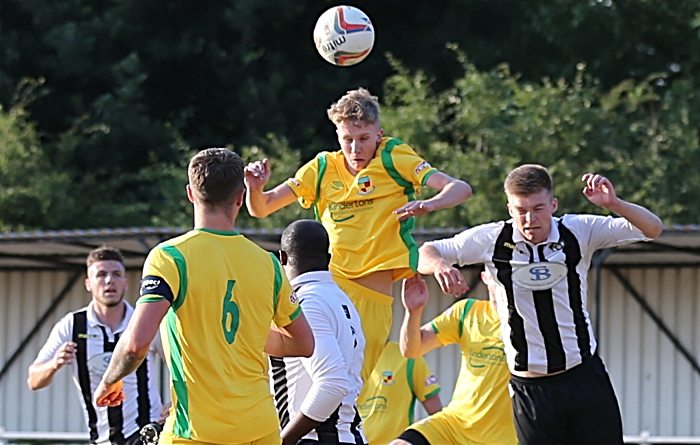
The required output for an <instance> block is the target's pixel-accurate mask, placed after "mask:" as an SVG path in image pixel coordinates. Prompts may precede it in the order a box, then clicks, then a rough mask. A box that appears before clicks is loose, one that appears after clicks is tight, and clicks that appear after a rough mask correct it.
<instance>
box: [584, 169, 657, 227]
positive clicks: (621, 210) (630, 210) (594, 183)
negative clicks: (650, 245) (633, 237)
mask: <svg viewBox="0 0 700 445" xmlns="http://www.w3.org/2000/svg"><path fill="white" fill-rule="evenodd" d="M581 180H582V181H584V182H585V183H586V187H585V188H584V189H583V194H584V195H586V198H588V200H589V201H590V202H592V203H593V204H595V205H597V206H599V207H603V208H605V209H608V210H610V211H611V212H615V213H616V214H618V215H620V216H622V217H623V218H625V219H627V220H628V221H629V222H631V223H632V224H633V225H634V226H635V227H636V228H638V229H639V230H641V231H642V233H643V234H644V236H646V237H647V238H656V237H658V236H659V235H661V232H662V231H663V230H664V225H663V223H662V222H661V219H660V218H659V217H658V216H656V215H655V214H654V213H652V212H651V211H649V210H648V209H646V208H644V207H642V206H640V205H637V204H633V203H630V202H627V201H623V200H622V199H620V198H618V197H617V194H616V193H615V188H614V187H613V185H612V182H610V180H609V179H608V178H606V177H604V176H601V175H598V174H595V173H586V174H585V175H583V177H582V178H581Z"/></svg>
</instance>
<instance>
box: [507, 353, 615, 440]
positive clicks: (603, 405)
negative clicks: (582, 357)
mask: <svg viewBox="0 0 700 445" xmlns="http://www.w3.org/2000/svg"><path fill="white" fill-rule="evenodd" d="M510 387H511V389H512V391H513V400H512V402H513V417H514V420H515V430H516V432H517V434H518V439H519V440H520V445H591V444H596V445H622V443H623V440H622V418H621V416H620V407H619V406H618V403H617V398H616V397H615V393H614V392H613V387H612V384H611V383H610V377H609V376H608V372H607V371H606V370H605V365H603V361H602V360H601V359H600V357H598V354H594V355H593V357H591V358H589V359H588V360H586V361H585V362H584V363H582V364H581V365H578V366H576V367H575V368H572V369H570V370H568V371H566V372H564V373H561V374H557V375H553V376H549V377H539V378H522V377H517V376H511V379H510Z"/></svg>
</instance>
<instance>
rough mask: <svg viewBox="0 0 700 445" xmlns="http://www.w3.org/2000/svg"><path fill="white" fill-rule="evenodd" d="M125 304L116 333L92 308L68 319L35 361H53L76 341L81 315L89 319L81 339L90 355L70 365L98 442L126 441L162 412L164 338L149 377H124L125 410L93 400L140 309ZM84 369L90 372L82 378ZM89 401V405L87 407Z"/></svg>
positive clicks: (152, 354) (150, 361) (154, 351)
mask: <svg viewBox="0 0 700 445" xmlns="http://www.w3.org/2000/svg"><path fill="white" fill-rule="evenodd" d="M124 304H125V305H126V312H125V314H124V320H122V322H121V324H120V325H119V327H118V328H117V329H116V330H114V331H112V329H111V328H110V327H109V326H107V325H104V324H102V323H101V322H100V321H99V319H98V318H97V315H96V314H95V311H94V310H93V304H92V303H90V304H89V305H88V306H86V307H84V308H82V309H79V310H77V311H74V312H71V313H69V314H67V315H65V316H64V317H63V318H61V320H59V321H58V323H56V324H55V325H54V327H53V329H52V330H51V334H49V337H48V339H47V340H46V343H45V344H44V346H43V347H42V348H41V350H40V351H39V354H38V355H37V358H36V360H34V363H45V362H47V361H49V360H51V359H53V357H54V355H55V354H56V351H57V350H58V348H60V347H61V345H62V344H63V343H65V342H67V341H73V334H74V320H75V316H76V314H79V313H81V312H82V313H84V314H82V315H83V316H84V318H83V320H85V326H84V328H85V333H83V334H79V335H80V337H81V340H84V345H85V348H86V350H85V351H84V352H83V353H78V354H77V357H76V360H73V361H72V363H71V365H70V370H71V372H72V374H73V380H74V382H75V385H76V386H77V387H78V392H79V393H80V402H81V404H82V406H83V413H84V415H85V422H86V423H87V425H88V429H89V430H90V431H89V432H90V437H91V442H92V443H97V444H109V443H111V442H112V440H114V439H115V438H114V437H113V436H114V434H118V433H121V435H122V437H123V438H128V437H129V436H131V435H132V434H134V433H136V432H137V431H139V430H140V428H141V426H142V425H140V424H141V423H143V424H145V423H149V422H154V421H156V420H158V419H159V418H160V412H161V408H162V407H161V399H160V394H159V392H158V387H157V386H156V382H157V379H158V375H157V374H156V368H155V366H154V364H155V362H156V360H160V359H159V358H158V356H160V357H163V348H162V345H161V343H160V336H157V337H156V340H154V342H153V343H152V344H151V347H150V349H149V351H148V355H147V356H146V360H145V366H146V368H145V371H146V372H140V371H139V370H137V371H136V372H134V373H132V374H129V375H128V376H126V377H124V379H123V383H124V387H123V391H124V394H125V395H126V399H125V400H124V401H123V402H122V404H121V405H119V406H118V407H114V408H107V407H98V406H97V405H95V403H94V400H93V399H92V394H93V393H94V392H95V389H97V385H98V384H99V383H100V380H101V379H102V375H103V374H104V372H105V371H106V370H107V365H108V364H109V359H110V358H111V356H112V353H111V350H113V347H114V345H115V344H116V342H117V340H118V338H119V335H120V334H121V333H122V332H124V330H125V329H126V326H127V325H128V324H129V319H130V318H131V316H132V314H133V312H134V308H133V307H132V306H131V305H130V304H129V303H127V302H126V301H124ZM81 343H82V342H81ZM79 347H80V344H79ZM81 369H83V370H85V372H83V373H82V376H81ZM83 385H84V387H83ZM86 398H87V402H88V403H86ZM91 416H94V417H93V419H94V422H93V421H91ZM144 422H145V423H144ZM110 430H111V431H110ZM110 434H111V435H112V437H110ZM110 439H111V440H110ZM120 440H121V438H120Z"/></svg>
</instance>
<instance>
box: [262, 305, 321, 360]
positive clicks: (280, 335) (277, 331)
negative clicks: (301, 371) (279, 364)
mask: <svg viewBox="0 0 700 445" xmlns="http://www.w3.org/2000/svg"><path fill="white" fill-rule="evenodd" d="M314 347H315V341H314V334H313V332H311V328H310V327H309V323H308V322H307V321H306V317H305V316H304V313H303V312H302V313H301V314H299V316H298V317H297V318H295V319H294V321H292V322H291V323H289V324H288V325H287V326H284V327H282V328H279V327H276V326H270V333H269V334H268V336H267V342H266V343H265V353H266V354H268V355H272V356H274V357H310V356H311V354H313V353H314Z"/></svg>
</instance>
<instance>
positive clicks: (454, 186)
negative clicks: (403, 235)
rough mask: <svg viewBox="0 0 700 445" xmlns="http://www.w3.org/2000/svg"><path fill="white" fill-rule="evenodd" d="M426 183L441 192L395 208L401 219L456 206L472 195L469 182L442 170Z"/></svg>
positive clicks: (431, 176)
mask: <svg viewBox="0 0 700 445" xmlns="http://www.w3.org/2000/svg"><path fill="white" fill-rule="evenodd" d="M425 185H427V186H428V187H430V188H431V189H433V190H437V191H438V192H439V193H438V194H436V195H435V196H433V197H432V198H429V199H426V200H422V201H412V202H409V203H407V204H406V205H404V206H402V207H400V208H398V209H396V210H394V213H395V214H397V215H399V221H403V220H404V219H406V218H408V217H411V216H423V215H425V214H427V213H429V212H434V211H436V210H440V209H447V208H450V207H454V206H456V205H458V204H461V203H463V202H464V201H466V200H467V199H469V198H471V196H472V188H471V187H470V186H469V184H467V183H466V182H464V181H462V180H459V179H455V178H453V177H451V176H449V175H446V174H445V173H442V172H435V173H433V174H432V175H430V176H429V177H428V180H427V181H426V183H425Z"/></svg>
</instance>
